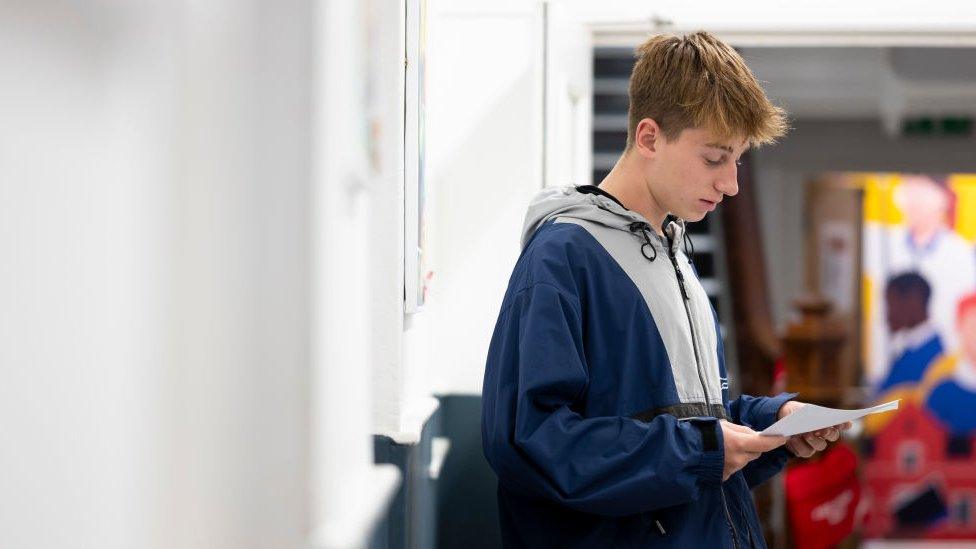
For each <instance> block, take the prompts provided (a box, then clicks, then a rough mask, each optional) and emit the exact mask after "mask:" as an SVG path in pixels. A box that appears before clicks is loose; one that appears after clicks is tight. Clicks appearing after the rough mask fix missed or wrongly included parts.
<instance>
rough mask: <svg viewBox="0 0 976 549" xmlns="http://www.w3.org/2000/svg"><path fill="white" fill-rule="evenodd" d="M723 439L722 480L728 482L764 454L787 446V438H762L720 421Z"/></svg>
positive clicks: (742, 427) (755, 433) (746, 428)
mask: <svg viewBox="0 0 976 549" xmlns="http://www.w3.org/2000/svg"><path fill="white" fill-rule="evenodd" d="M719 424H720V425H721V426H722V439H723V443H724V445H725V467H724V468H723V469H722V480H723V481H726V480H728V479H729V477H731V476H732V475H733V474H735V472H736V471H738V470H739V469H742V468H743V467H745V466H746V465H747V464H748V463H749V462H750V461H752V460H754V459H756V458H757V457H759V456H760V455H762V453H763V452H768V451H770V450H775V449H776V448H779V447H780V446H782V445H783V444H786V441H787V438H786V437H777V436H773V437H767V436H762V435H760V434H759V433H757V432H756V431H753V430H752V429H750V428H748V427H745V426H743V425H736V424H735V423H730V422H728V421H725V420H724V419H723V420H720V421H719Z"/></svg>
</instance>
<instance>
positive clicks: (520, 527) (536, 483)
mask: <svg viewBox="0 0 976 549" xmlns="http://www.w3.org/2000/svg"><path fill="white" fill-rule="evenodd" d="M584 190H586V189H584ZM683 231H684V224H683V222H681V221H680V220H671V221H670V222H669V223H668V224H667V227H666V229H665V233H666V237H661V236H660V235H657V234H656V233H654V231H652V230H651V228H650V226H649V225H648V224H647V221H646V220H645V219H644V218H643V217H642V216H640V215H639V214H637V213H635V212H631V211H630V210H627V209H626V208H624V207H623V206H621V205H620V204H619V203H617V202H616V201H615V200H613V199H612V197H609V196H605V195H603V194H601V193H599V192H594V191H593V190H592V188H591V189H590V190H588V192H581V191H580V190H579V189H576V188H573V187H566V188H559V189H547V190H545V191H543V192H542V193H541V194H540V195H539V197H537V199H536V200H535V201H534V202H533V205H532V206H531V207H530V210H529V213H528V215H527V217H526V227H525V232H524V236H523V250H522V254H521V256H520V258H519V260H518V263H517V264H516V266H515V269H514V272H513V273H512V277H511V280H510V282H509V287H508V291H507V293H506V294H505V298H504V301H503V303H502V307H501V312H500V313H499V316H498V322H497V324H496V326H495V331H494V334H493V336H492V340H491V346H490V349H489V353H488V360H487V365H486V371H485V379H484V387H483V397H484V401H483V402H484V403H483V410H482V442H483V446H484V452H485V456H486V458H487V459H488V462H489V463H490V465H491V467H492V468H493V469H494V471H495V473H496V474H497V475H498V478H499V485H498V505H499V511H500V520H501V528H502V536H503V539H504V544H505V546H506V547H532V548H538V547H742V548H745V547H765V543H764V542H763V537H762V532H761V529H760V525H759V521H758V517H757V514H756V509H755V505H754V504H753V501H752V498H751V493H750V489H751V488H753V487H755V486H757V485H759V484H760V483H762V482H764V481H765V480H767V479H769V478H770V477H771V476H773V475H775V474H776V473H777V472H779V471H780V470H781V469H782V467H783V465H784V464H785V462H786V459H787V455H788V454H787V453H786V450H785V449H783V448H780V449H778V450H775V451H773V452H769V453H767V454H764V455H763V456H761V457H760V458H759V459H757V460H754V461H753V462H751V463H750V464H749V465H748V466H746V467H745V468H744V469H743V470H742V471H740V472H738V473H736V474H735V475H733V476H732V477H731V478H730V479H729V480H728V481H726V482H725V483H722V481H721V478H722V469H723V463H724V450H723V448H724V447H723V441H722V429H721V427H720V425H719V423H718V420H719V418H724V419H727V420H728V421H732V422H734V423H738V424H742V425H746V426H748V427H751V428H752V429H755V430H761V429H765V428H766V427H767V426H769V425H771V424H772V423H773V422H774V421H775V419H776V414H777V412H778V410H779V408H780V406H782V404H783V403H784V402H786V401H787V400H789V399H790V398H792V397H793V396H795V395H790V394H782V395H779V396H777V397H758V398H754V397H750V396H745V395H743V396H741V397H739V398H737V399H736V400H734V401H731V402H730V400H729V395H728V377H727V374H726V370H725V362H724V353H723V350H722V343H721V336H720V333H719V326H718V323H717V320H716V317H715V314H714V310H713V309H712V307H711V304H710V302H709V301H708V298H707V295H706V294H705V291H704V289H703V288H702V287H701V284H700V283H699V281H698V278H697V276H696V275H695V272H694V269H693V268H692V265H691V263H690V262H689V261H688V258H687V256H685V255H684V253H683V251H682V250H681V245H680V244H681V241H682V236H683Z"/></svg>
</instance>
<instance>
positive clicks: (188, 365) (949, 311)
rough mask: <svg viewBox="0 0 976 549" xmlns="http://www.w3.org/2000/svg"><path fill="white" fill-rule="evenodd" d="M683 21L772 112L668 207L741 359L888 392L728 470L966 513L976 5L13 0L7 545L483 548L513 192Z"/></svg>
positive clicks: (492, 525)
mask: <svg viewBox="0 0 976 549" xmlns="http://www.w3.org/2000/svg"><path fill="white" fill-rule="evenodd" d="M698 29H705V30H708V31H711V32H713V33H715V34H717V35H718V36H720V37H721V38H723V39H725V40H726V41H728V42H729V43H731V44H732V45H734V46H735V47H737V48H738V49H739V50H740V51H741V52H742V54H743V56H744V57H745V58H746V60H747V62H748V63H749V65H750V66H751V67H752V68H753V70H754V72H755V73H756V75H757V76H758V77H759V78H760V80H762V81H764V82H765V85H766V88H767V90H768V93H769V95H770V96H771V98H772V99H773V100H774V102H776V103H778V104H780V105H782V106H783V107H785V108H786V109H787V111H788V112H789V113H790V119H791V126H792V130H791V131H790V133H789V134H788V135H787V136H786V137H785V138H784V139H783V140H782V141H781V142H780V143H779V144H777V145H775V146H769V147H765V148H762V149H760V150H757V151H753V152H751V153H750V154H749V156H748V158H747V159H746V162H745V163H744V165H743V167H742V168H741V170H742V171H741V173H740V177H739V181H740V187H741V192H740V195H739V196H738V197H736V199H735V200H731V201H728V202H727V203H726V204H723V206H722V209H720V210H719V211H718V212H716V214H715V215H713V216H710V217H709V218H707V219H706V220H705V221H702V222H700V223H697V224H695V226H694V227H693V229H692V234H693V235H694V236H693V238H694V242H695V247H696V252H697V254H696V257H697V259H696V265H697V266H698V270H699V272H700V273H701V275H702V278H703V284H704V285H705V287H706V289H707V291H708V293H709V295H711V296H712V299H713V304H714V306H715V308H716V310H717V311H718V313H719V316H720V319H721V322H722V324H723V328H724V333H725V336H726V342H725V343H726V348H727V356H729V364H730V369H731V372H732V374H731V377H732V384H733V387H732V389H733V394H737V393H738V392H739V391H743V392H747V393H751V394H769V393H771V392H775V391H779V390H782V389H784V388H788V389H791V390H797V391H800V392H801V398H802V399H803V400H806V401H809V402H817V403H821V404H824V405H830V406H843V407H852V408H855V407H864V406H868V405H871V404H874V403H877V402H885V401H887V400H891V399H894V398H901V399H902V406H901V409H900V410H899V412H898V413H897V414H888V415H887V416H884V421H883V422H882V421H877V422H868V423H865V424H863V425H858V426H857V428H856V429H855V430H854V431H853V432H852V433H851V436H850V437H849V438H848V439H847V440H845V441H843V442H842V443H838V444H837V445H835V446H834V447H833V449H832V450H830V451H829V452H826V453H824V454H823V455H822V456H820V457H819V458H818V459H815V460H807V461H801V460H797V461H796V462H795V463H791V464H790V466H789V468H788V470H787V471H786V472H785V473H784V474H782V475H780V476H778V477H777V478H776V479H775V480H774V481H772V482H770V483H769V484H767V485H766V486H765V487H764V488H763V489H762V490H759V491H757V493H756V499H757V504H758V506H759V508H760V511H761V513H762V516H763V520H764V522H765V523H766V535H767V541H768V542H769V543H770V545H771V546H773V547H833V546H838V545H839V546H842V547H857V546H864V547H922V546H936V547H941V546H953V547H958V546H963V545H965V544H967V543H969V542H968V541H967V540H970V539H972V540H976V516H974V512H976V455H974V449H973V434H974V431H976V420H974V419H973V418H976V297H974V294H973V292H974V291H976V252H974V250H973V244H972V243H973V240H974V239H976V176H974V175H972V174H976V147H974V145H976V141H974V135H973V132H974V127H973V121H974V118H976V5H970V4H969V3H959V2H944V1H930V2H924V3H918V2H891V1H888V2H840V1H833V0H823V1H819V2H792V3H781V2H774V1H755V2H749V3H745V4H743V3H738V4H733V3H728V2H713V1H706V2H695V3H693V4H690V3H686V2H677V1H654V2H646V1H636V0H635V1H619V0H604V1H602V2H598V3H597V2H588V1H583V0H491V1H489V0H464V1H459V0H320V1H307V0H281V1H278V2H273V3H272V2H259V1H255V0H235V1H229V0H194V1H181V0H175V1H170V2H155V1H151V0H130V1H120V0H88V1H70V0H35V1H30V2H27V1H16V0H7V1H0V254H2V255H0V258H2V259H0V311H2V314H0V373H2V378H0V433H2V442H0V547H4V548H7V547H10V548H21V547H23V548H61V547H98V548H132V547H147V548H170V547H180V548H183V547H185V548H240V547H255V548H257V547H261V548H264V547H268V548H286V547H295V548H298V547H323V548H333V547H335V548H347V547H349V548H352V547H382V548H386V547H390V548H401V547H410V548H429V547H465V548H466V549H475V548H478V547H498V546H499V535H498V529H497V510H496V507H495V482H496V480H495V477H494V475H493V473H492V472H491V471H490V469H489V468H488V467H487V464H486V462H485V461H484V458H483V457H482V454H481V438H480V426H479V421H480V417H479V414H480V405H481V404H480V392H481V379H482V374H483V370H484V359H485V355H486V350H487V346H488V341H489V338H490V336H491V331H492V328H493V325H494V321H495V318H496V316H497V314H498V309H499V305H500V303H501V298H502V294H503V292H504V289H505V286H506V284H507V280H508V276H509V274H510V272H511V268H512V267H513V265H514V263H515V260H516V258H517V256H518V251H519V250H518V240H519V231H520V227H521V222H522V216H523V213H524V209H525V206H526V204H527V202H528V200H529V199H530V197H531V196H533V195H534V194H535V193H536V192H537V191H538V190H539V189H541V188H543V187H545V186H550V185H568V184H577V185H579V184H588V183H593V184H597V183H599V182H600V181H601V179H602V178H603V176H604V175H605V174H606V173H607V172H608V171H609V169H610V168H611V167H612V166H613V164H614V162H615V161H616V159H617V157H618V155H619V154H620V152H621V151H622V149H623V146H624V143H625V139H626V113H627V78H628V76H629V71H630V68H631V66H632V62H633V58H632V55H631V52H632V49H633V47H634V46H635V45H636V44H638V43H639V42H641V41H643V40H644V39H645V38H646V37H647V36H648V35H650V34H652V33H655V32H662V31H667V32H679V33H680V32H685V31H694V30H698Z"/></svg>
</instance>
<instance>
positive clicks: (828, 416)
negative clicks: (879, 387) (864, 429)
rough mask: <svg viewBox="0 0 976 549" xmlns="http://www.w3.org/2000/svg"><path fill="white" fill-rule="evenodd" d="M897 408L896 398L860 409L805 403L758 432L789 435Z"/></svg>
mask: <svg viewBox="0 0 976 549" xmlns="http://www.w3.org/2000/svg"><path fill="white" fill-rule="evenodd" d="M897 409H898V401H897V400H892V401H891V402H886V403H884V404H879V405H877V406H872V407H871V408H862V409H860V410H838V409H837V408H824V407H823V406H817V405H816V404H807V405H806V406H803V407H801V408H800V409H799V410H797V411H795V412H793V413H792V414H790V415H788V416H786V417H784V418H783V419H781V420H779V421H777V422H776V423H774V424H772V425H770V426H769V427H767V428H766V430H764V431H762V432H761V433H760V434H762V435H781V436H785V437H789V436H793V435H798V434H800V433H809V432H810V431H816V430H818V429H823V428H825V427H833V426H834V425H840V424H841V423H845V422H848V421H853V420H855V419H858V418H861V417H864V416H867V415H871V414H879V413H881V412H888V411H891V410H897Z"/></svg>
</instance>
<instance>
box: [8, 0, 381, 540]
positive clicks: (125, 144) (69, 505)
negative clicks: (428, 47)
mask: <svg viewBox="0 0 976 549" xmlns="http://www.w3.org/2000/svg"><path fill="white" fill-rule="evenodd" d="M312 11H313V10H312V7H311V4H310V3H309V2H303V1H299V0H294V1H291V0H286V2H276V3H274V4H273V5H272V4H268V3H263V2H236V1H235V2H231V1H221V0H212V1H205V2H201V1H196V0H194V1H192V2H171V3H165V4H161V3H154V2H131V3H118V2H89V3H76V2H33V3H27V2H21V3H14V4H12V3H5V4H4V5H3V7H2V8H0V74H2V75H3V76H2V77H0V78H2V80H3V83H2V85H0V120H3V123H2V124H0V258H2V260H0V265H2V267H0V303H2V304H3V305H2V307H3V314H2V315H0V372H2V376H3V381H2V383H0V431H2V432H3V434H4V437H3V442H0V472H2V478H3V482H2V484H3V487H4V488H3V490H0V546H3V547H27V548H33V547H37V548H48V547H49V548H62V547H93V548H94V547H97V548H100V549H101V548H119V549H122V548H131V547H159V548H171V547H185V548H194V547H199V548H204V547H206V548H220V547H227V548H231V547H233V548H240V547H282V548H284V547H302V546H307V544H308V542H307V540H308V535H309V530H310V523H311V522H314V519H313V518H312V517H310V510H309V505H308V502H309V497H310V491H311V486H312V484H311V482H310V475H309V472H308V469H309V467H310V463H309V461H308V455H309V452H310V447H309V446H310V443H309V441H310V439H311V437H310V432H309V429H310V425H309V419H308V418H309V397H308V395H309V388H308V385H309V382H310V378H311V377H312V376H311V371H310V365H309V364H310V363H309V356H308V348H309V340H310V327H309V314H310V311H309V309H310V305H309V302H310V275H309V272H310V259H309V248H310V238H309V231H310V225H311V222H310V208H311V207H310V204H309V202H310V194H311V192H310V190H311V185H310V181H311V179H310V178H311V175H310V174H311V162H310V157H311V153H310V142H311V138H310V134H311V132H312V127H311V120H312V114H313V113H312V109H311V102H312V97H311V93H312V91H311V90H312V83H311V81H310V64H311V58H312V45H311V40H312V36H311V34H312V30H313V28H314V26H313V24H312ZM332 45H333V47H335V45H336V44H335V43H333V44H332ZM366 375H367V377H368V374H366ZM367 410H368V409H364V414H363V415H364V416H365V415H366V414H367ZM342 419H343V418H336V419H335V421H337V422H338V421H341V420H342ZM363 424H364V427H363V429H362V433H361V439H362V445H363V447H364V449H365V450H364V454H365V458H364V461H366V462H367V463H366V464H364V467H365V466H366V465H367V464H368V461H369V460H370V459H371V454H370V453H369V450H368V447H367V444H368V431H367V428H366V427H365V425H366V424H367V420H364V421H363ZM325 457H326V459H328V456H325Z"/></svg>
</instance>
